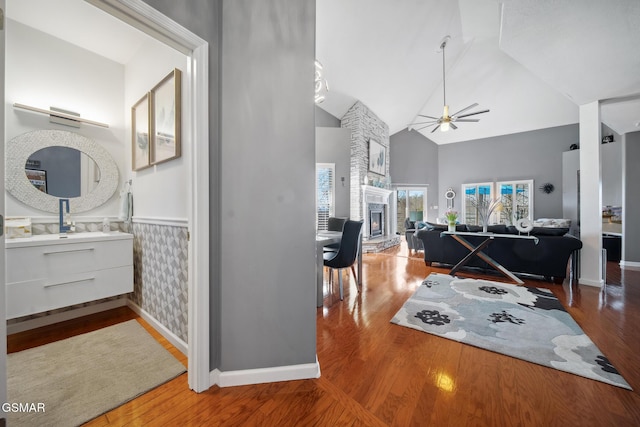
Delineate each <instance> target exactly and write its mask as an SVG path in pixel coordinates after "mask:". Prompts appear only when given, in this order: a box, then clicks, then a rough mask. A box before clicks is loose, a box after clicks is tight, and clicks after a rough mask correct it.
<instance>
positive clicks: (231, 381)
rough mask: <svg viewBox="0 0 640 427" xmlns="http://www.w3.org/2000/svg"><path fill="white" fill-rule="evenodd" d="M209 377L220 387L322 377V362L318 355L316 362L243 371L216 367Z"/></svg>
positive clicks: (213, 383)
mask: <svg viewBox="0 0 640 427" xmlns="http://www.w3.org/2000/svg"><path fill="white" fill-rule="evenodd" d="M209 378H210V380H211V385H212V386H213V385H217V386H219V387H233V386H239V385H249V384H263V383H273V382H278V381H294V380H306V379H312V378H320V363H318V358H317V357H316V361H315V363H304V364H300V365H288V366H276V367H273V368H259V369H243V370H241V371H227V372H221V371H220V370H218V369H214V370H213V371H211V373H210V375H209Z"/></svg>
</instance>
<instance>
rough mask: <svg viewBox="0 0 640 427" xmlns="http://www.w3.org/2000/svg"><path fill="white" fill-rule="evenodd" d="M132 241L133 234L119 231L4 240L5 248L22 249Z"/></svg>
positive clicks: (42, 235)
mask: <svg viewBox="0 0 640 427" xmlns="http://www.w3.org/2000/svg"><path fill="white" fill-rule="evenodd" d="M122 239H133V234H129V233H123V232H120V231H111V232H109V233H103V232H102V231H91V232H84V233H68V234H67V237H62V238H61V237H60V235H59V234H57V233H56V234H38V235H35V236H31V237H20V238H16V239H7V240H5V248H7V249H11V248H24V247H28V246H42V245H66V244H70V243H89V242H104V241H106V240H122Z"/></svg>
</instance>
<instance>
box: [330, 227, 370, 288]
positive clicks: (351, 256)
mask: <svg viewBox="0 0 640 427" xmlns="http://www.w3.org/2000/svg"><path fill="white" fill-rule="evenodd" d="M362 223H363V221H362V220H360V221H351V220H347V221H346V222H345V223H344V227H343V229H342V239H341V241H340V247H339V248H338V252H325V253H324V265H325V267H329V274H330V276H329V283H332V281H333V279H332V278H333V270H334V269H337V270H338V282H339V283H340V300H343V299H344V289H343V285H342V269H343V268H349V267H351V269H352V271H353V264H354V263H355V262H356V258H357V256H358V249H359V242H360V233H361V232H362ZM353 276H354V278H355V279H356V287H357V288H358V292H360V287H359V286H358V279H357V277H356V274H355V271H353Z"/></svg>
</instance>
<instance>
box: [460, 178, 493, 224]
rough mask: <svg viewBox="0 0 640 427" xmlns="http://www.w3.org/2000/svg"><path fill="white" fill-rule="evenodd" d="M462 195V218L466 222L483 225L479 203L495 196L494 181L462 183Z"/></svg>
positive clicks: (487, 201) (489, 200)
mask: <svg viewBox="0 0 640 427" xmlns="http://www.w3.org/2000/svg"><path fill="white" fill-rule="evenodd" d="M462 197H463V199H462V218H463V220H464V223H465V224H469V225H482V222H481V220H480V215H479V214H478V209H477V206H478V204H483V203H490V202H491V200H492V198H493V183H492V182H483V183H478V184H462ZM460 222H463V221H460Z"/></svg>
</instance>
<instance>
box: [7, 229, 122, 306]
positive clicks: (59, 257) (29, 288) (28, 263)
mask: <svg viewBox="0 0 640 427" xmlns="http://www.w3.org/2000/svg"><path fill="white" fill-rule="evenodd" d="M5 247H6V261H7V267H9V268H7V282H6V303H7V316H6V317H7V319H13V318H16V317H21V316H27V315H30V314H35V313H41V312H44V311H48V310H54V309H57V308H62V307H67V306H71V305H74V304H80V303H84V302H89V301H94V300H98V299H102V298H107V297H111V296H115V295H121V294H126V293H129V292H133V235H132V234H128V233H120V232H109V233H102V232H88V233H70V234H68V236H67V237H65V238H61V237H60V236H59V235H58V234H44V235H37V236H32V237H27V238H17V239H9V240H6V241H5Z"/></svg>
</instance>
